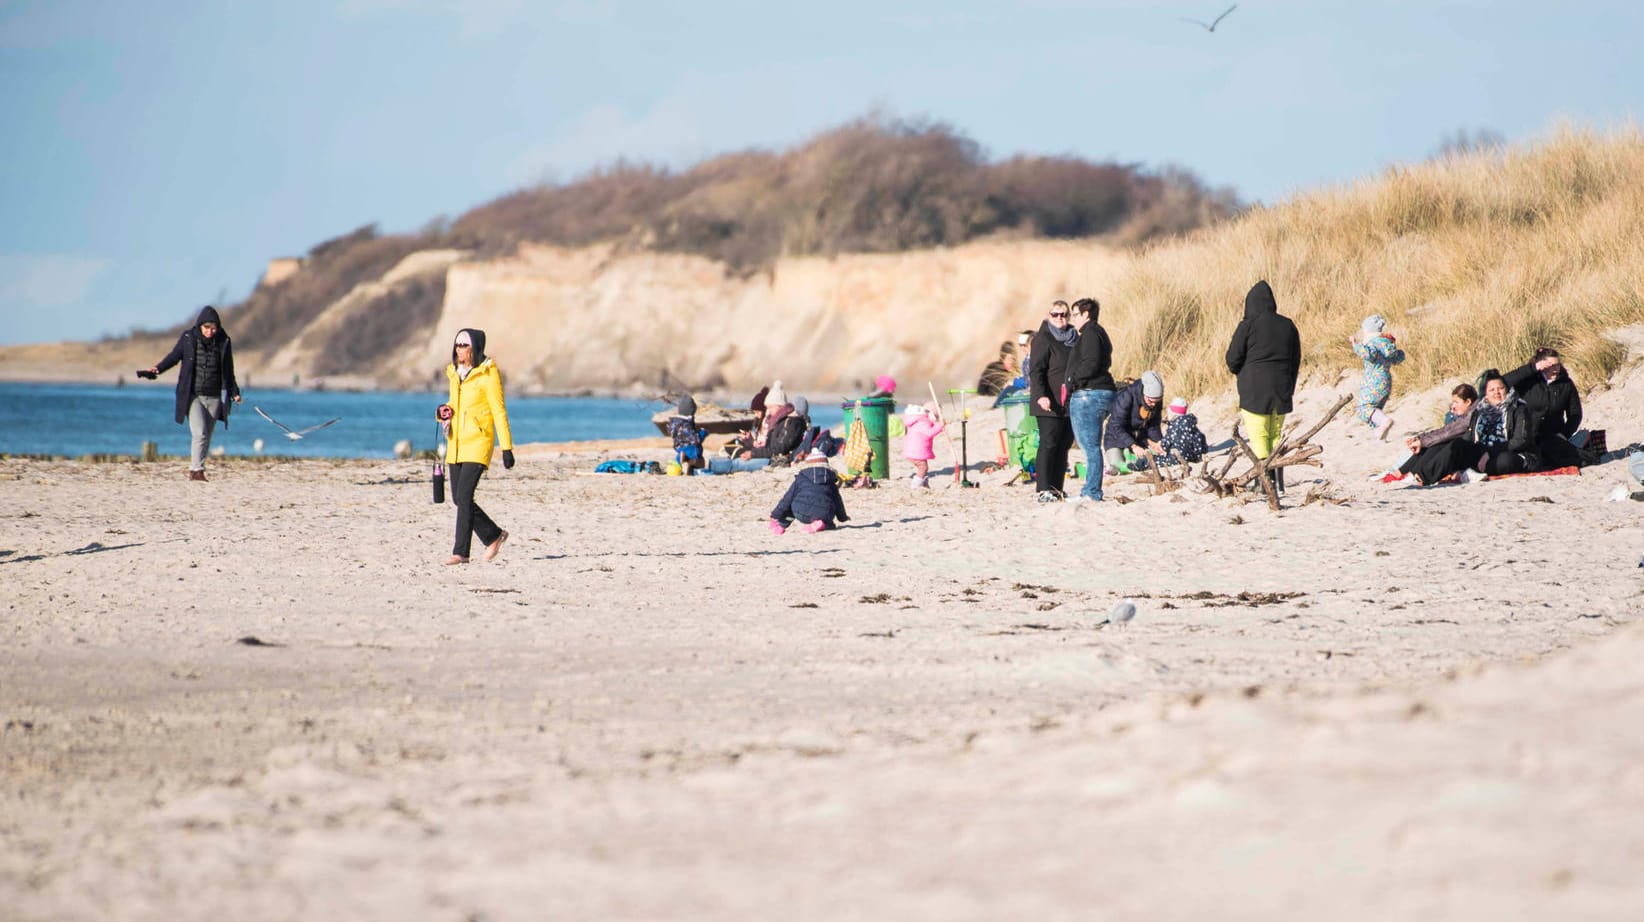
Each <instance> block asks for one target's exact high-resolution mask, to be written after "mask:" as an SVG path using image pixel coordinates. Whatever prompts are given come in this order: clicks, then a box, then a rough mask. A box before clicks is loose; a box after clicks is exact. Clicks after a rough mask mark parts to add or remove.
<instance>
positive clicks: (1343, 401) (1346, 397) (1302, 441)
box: [1281, 394, 1353, 447]
mask: <svg viewBox="0 0 1644 922" xmlns="http://www.w3.org/2000/svg"><path fill="white" fill-rule="evenodd" d="M1352 402H1353V395H1351V394H1343V395H1342V396H1341V398H1340V399H1338V400H1337V401H1336V405H1335V406H1333V407H1331V408H1330V411H1329V412H1328V413H1325V414H1324V416H1323V418H1321V419H1320V420H1319V421H1318V422H1316V423H1314V424H1313V428H1311V429H1309V430H1307V431H1306V432H1304V433H1302V437H1301V438H1299V439H1297V440H1295V442H1291V441H1290V440H1289V439H1285V440H1283V441H1282V443H1281V445H1282V446H1283V447H1290V446H1292V445H1294V446H1297V447H1299V446H1302V445H1306V444H1307V440H1308V439H1310V438H1312V437H1313V436H1315V435H1318V434H1319V430H1320V429H1323V428H1324V427H1325V426H1327V425H1329V424H1330V421H1331V420H1332V419H1335V418H1336V414H1337V413H1340V412H1341V408H1342V407H1345V406H1347V405H1348V404H1350V403H1352Z"/></svg>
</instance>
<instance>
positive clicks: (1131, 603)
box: [1107, 599, 1136, 627]
mask: <svg viewBox="0 0 1644 922" xmlns="http://www.w3.org/2000/svg"><path fill="white" fill-rule="evenodd" d="M1134 617H1136V600H1135V599H1125V600H1124V601H1123V602H1120V603H1119V604H1117V605H1115V606H1113V610H1112V611H1110V612H1108V613H1107V623H1108V624H1112V625H1116V626H1118V627H1125V626H1127V625H1129V624H1130V619H1131V618H1134Z"/></svg>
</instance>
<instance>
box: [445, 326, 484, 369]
mask: <svg viewBox="0 0 1644 922" xmlns="http://www.w3.org/2000/svg"><path fill="white" fill-rule="evenodd" d="M457 332H458V333H467V334H468V341H469V342H471V343H473V344H474V351H473V352H472V353H470V357H471V358H472V359H473V360H474V367H475V368H478V367H480V366H481V365H483V364H485V331H484V330H475V329H472V328H469V327H463V328H462V329H460V330H458V331H457ZM451 364H453V365H455V364H457V346H456V337H454V336H453V337H452V338H451Z"/></svg>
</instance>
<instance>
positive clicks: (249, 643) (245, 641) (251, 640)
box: [234, 634, 285, 647]
mask: <svg viewBox="0 0 1644 922" xmlns="http://www.w3.org/2000/svg"><path fill="white" fill-rule="evenodd" d="M234 642H235V643H237V644H240V645H241V646H245V647H283V646H285V644H283V643H270V642H268V641H266V640H263V639H262V638H261V637H258V636H256V635H255V634H247V635H245V636H244V637H241V638H240V639H239V640H236V641H234Z"/></svg>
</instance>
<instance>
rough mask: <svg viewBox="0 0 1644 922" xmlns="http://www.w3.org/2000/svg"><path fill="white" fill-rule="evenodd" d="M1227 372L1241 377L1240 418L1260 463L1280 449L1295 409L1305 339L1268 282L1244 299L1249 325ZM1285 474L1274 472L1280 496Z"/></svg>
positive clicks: (1236, 339) (1231, 352) (1237, 338)
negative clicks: (1282, 311) (1293, 402)
mask: <svg viewBox="0 0 1644 922" xmlns="http://www.w3.org/2000/svg"><path fill="white" fill-rule="evenodd" d="M1227 370H1228V371H1230V372H1232V373H1233V374H1235V375H1237V376H1238V380H1239V415H1240V416H1241V417H1242V418H1243V420H1244V427H1245V429H1246V430H1248V431H1249V433H1250V448H1251V450H1252V451H1254V452H1255V454H1256V457H1258V458H1266V457H1267V456H1268V455H1270V454H1272V453H1273V447H1274V446H1275V445H1277V444H1278V441H1279V433H1280V432H1281V431H1283V429H1284V418H1285V416H1287V415H1289V413H1290V411H1291V410H1292V409H1294V407H1293V406H1292V405H1291V400H1292V398H1294V397H1295V394H1296V376H1297V375H1298V374H1299V373H1300V371H1301V335H1300V334H1299V333H1297V332H1296V325H1295V324H1294V323H1292V322H1291V320H1290V318H1289V317H1286V316H1284V315H1282V314H1280V313H1279V304H1278V301H1276V300H1275V299H1274V297H1273V289H1272V288H1271V287H1270V286H1269V285H1268V284H1267V281H1266V280H1265V279H1264V280H1262V281H1260V282H1257V283H1256V284H1255V285H1253V286H1251V288H1250V292H1249V293H1248V294H1246V295H1245V296H1244V319H1243V320H1241V321H1239V325H1238V327H1237V328H1236V329H1234V331H1233V339H1232V341H1231V342H1229V343H1228V344H1227ZM1283 474H1284V469H1283V468H1280V469H1279V470H1277V471H1274V472H1272V476H1273V481H1274V486H1275V487H1277V488H1278V489H1280V490H1282V489H1284V477H1283Z"/></svg>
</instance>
